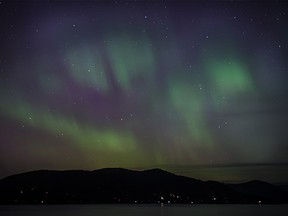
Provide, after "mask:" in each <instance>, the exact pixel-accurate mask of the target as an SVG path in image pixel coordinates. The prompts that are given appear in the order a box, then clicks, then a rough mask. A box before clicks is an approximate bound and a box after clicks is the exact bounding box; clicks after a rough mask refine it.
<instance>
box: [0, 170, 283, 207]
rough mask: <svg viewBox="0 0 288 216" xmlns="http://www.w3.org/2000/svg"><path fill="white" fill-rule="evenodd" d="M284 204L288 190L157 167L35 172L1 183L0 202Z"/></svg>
mask: <svg viewBox="0 0 288 216" xmlns="http://www.w3.org/2000/svg"><path fill="white" fill-rule="evenodd" d="M41 203H46V204H68V203H71V204H73V203H74V204H76V203H171V204H172V203H195V204H200V203H239V204H259V203H261V204H266V203H267V204H268V203H269V204H270V203H288V192H287V191H284V190H282V189H280V188H278V187H276V186H274V185H272V184H269V183H266V182H261V181H251V182H247V183H243V184H223V183H220V182H216V181H201V180H197V179H193V178H188V177H185V176H178V175H175V174H172V173H169V172H166V171H163V170H161V169H152V170H144V171H132V170H127V169H122V168H105V169H99V170H95V171H81V170H71V171H49V170H39V171H32V172H27V173H22V174H17V175H12V176H9V177H6V178H4V179H2V180H0V204H41Z"/></svg>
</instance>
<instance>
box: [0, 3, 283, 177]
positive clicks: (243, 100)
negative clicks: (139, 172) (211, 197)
mask: <svg viewBox="0 0 288 216" xmlns="http://www.w3.org/2000/svg"><path fill="white" fill-rule="evenodd" d="M287 13H288V4H287V3H285V2H284V1H283V2H281V1H280V2H278V1H273V2H265V3H264V2H237V1H236V2H234V1H221V2H205V1H202V2H173V1H170V2H165V1H155V2H152V1H148V2H138V1H108V2H98V1H95V2H93V1H83V2H81V1H79V2H65V1H64V2H53V1H45V2H6V1H2V2H1V4H0V20H1V21H0V23H1V25H0V26H1V31H0V45H1V46H0V47H1V48H0V97H1V103H0V164H1V165H0V176H6V175H8V174H13V173H17V172H23V171H27V170H35V169H88V170H93V169H98V168H102V167H125V168H135V169H141V168H149V167H161V166H173V167H175V166H186V167H189V166H196V165H201V166H202V165H204V166H208V167H209V166H210V165H211V166H214V165H217V164H221V166H226V165H227V166H230V165H231V164H247V163H248V164H251V163H253V164H254V163H255V164H275V163H276V164H281V166H283V164H285V163H288V158H287V154H288V133H287V126H286V124H287V120H288V118H287V117H288V115H287V114H288V85H287V80H288V61H287V59H288V14H287ZM286 168H287V167H286ZM270 171H271V170H270ZM282 171H283V170H282V169H281V171H279V172H282ZM261 172H262V171H261ZM234 173H235V172H234ZM250 174H251V173H250ZM266 174H267V175H271V173H269V172H268V173H266ZM191 175H192V174H191ZM207 175H209V173H208V171H207ZM219 175H220V174H219ZM221 175H224V177H223V178H222V179H225V180H229V179H237V178H238V179H239V180H240V179H242V178H243V176H241V175H243V173H242V174H241V173H240V174H239V175H240V176H226V177H225V173H224V174H223V173H221ZM227 175H228V174H227ZM215 176H217V174H215ZM201 177H203V178H204V177H205V174H202V176H201ZM246 177H247V176H246ZM249 177H250V176H249ZM247 178H248V177H247ZM251 178H253V176H251ZM285 178H287V182H288V177H287V176H286V177H285ZM279 179H280V177H279ZM279 181H280V180H279ZM281 181H283V178H282V179H281Z"/></svg>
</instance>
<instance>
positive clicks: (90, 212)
mask: <svg viewBox="0 0 288 216" xmlns="http://www.w3.org/2000/svg"><path fill="white" fill-rule="evenodd" d="M287 213H288V205H164V206H160V205H38V206H35V205H22V206H21V205H18V206H12V205H11V206H0V215H1V216H20V215H21V216H22V215H25V216H26V215H29V216H34V215H35V216H36V215H37V216H50V215H51V216H66V215H67V216H114V215H115V216H116V215H117V216H186V215H187V216H188V215H189V216H200V215H201V216H205V215H207V216H208V215H209V216H210V215H213V216H226V215H227V216H228V215H229V216H231V215H233V216H244V215H245V216H249V215H251V216H252V215H253V216H257V215H261V216H268V215H269V216H270V215H277V216H287Z"/></svg>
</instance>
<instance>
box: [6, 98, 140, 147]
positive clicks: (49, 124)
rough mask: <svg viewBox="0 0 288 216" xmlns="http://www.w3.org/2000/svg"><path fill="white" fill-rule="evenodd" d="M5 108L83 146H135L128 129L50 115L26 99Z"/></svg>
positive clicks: (23, 119) (11, 115)
mask: <svg viewBox="0 0 288 216" xmlns="http://www.w3.org/2000/svg"><path fill="white" fill-rule="evenodd" d="M1 110H6V115H8V116H10V117H11V118H14V119H17V120H20V121H22V122H23V124H28V125H30V126H32V127H35V128H41V129H43V130H46V131H47V132H49V133H53V134H55V135H57V136H59V137H61V136H65V137H68V138H69V139H71V140H72V141H73V142H74V143H76V144H78V145H80V146H81V147H82V148H87V149H90V150H108V151H112V152H113V151H115V152H125V151H131V150H135V144H136V140H135V138H134V136H133V135H132V134H131V133H129V132H128V131H120V132H119V131H115V130H113V129H98V128H96V127H94V126H92V125H87V124H86V125H80V124H79V123H78V122H77V121H76V120H75V119H73V118H67V117H62V116H59V115H58V116H57V115H53V114H52V113H50V112H45V111H43V110H42V111H41V109H40V108H37V110H36V109H33V108H32V107H30V106H29V105H28V104H27V103H19V104H18V105H17V106H16V105H14V106H13V107H12V108H10V109H3V105H2V109H1Z"/></svg>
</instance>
